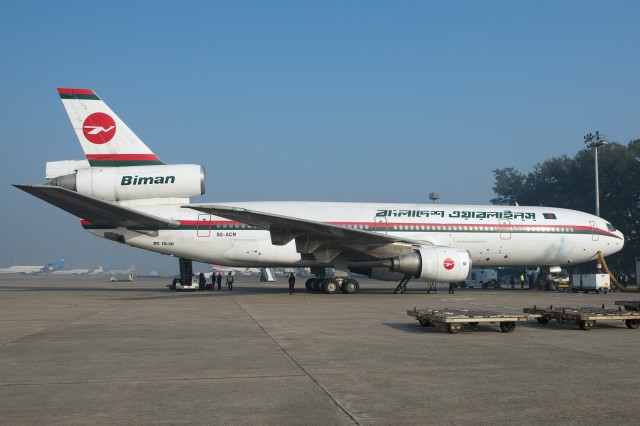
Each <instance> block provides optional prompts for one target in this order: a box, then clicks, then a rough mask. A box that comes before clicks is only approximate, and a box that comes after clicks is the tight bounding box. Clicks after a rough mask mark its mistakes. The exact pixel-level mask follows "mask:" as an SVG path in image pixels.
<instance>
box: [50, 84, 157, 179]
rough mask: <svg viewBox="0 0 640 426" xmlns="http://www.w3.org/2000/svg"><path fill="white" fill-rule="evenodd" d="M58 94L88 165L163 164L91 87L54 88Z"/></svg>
mask: <svg viewBox="0 0 640 426" xmlns="http://www.w3.org/2000/svg"><path fill="white" fill-rule="evenodd" d="M58 94H59V95H60V98H61V99H62V104H63V105H64V108H65V110H66V111H67V114H68V115H69V119H70V120H71V124H72V125H73V128H74V130H75V132H76V136H77V137H78V140H79V141H80V145H81V146H82V149H83V151H84V153H85V155H86V156H87V160H88V161H89V164H90V165H91V166H92V167H117V166H140V165H146V166H148V165H158V164H163V163H162V161H160V159H159V158H158V157H157V156H156V155H155V154H154V153H153V152H152V151H151V150H150V149H149V147H147V146H146V145H145V144H144V142H142V140H140V138H138V136H136V134H135V133H134V132H133V131H132V130H131V129H129V127H128V126H127V125H126V124H125V123H124V121H122V120H121V119H120V117H118V116H117V115H116V114H115V113H114V112H113V111H112V110H111V108H109V107H108V106H107V104H106V103H105V102H104V101H103V100H102V99H100V98H99V97H98V95H97V94H96V93H95V92H94V91H93V90H89V89H66V88H58Z"/></svg>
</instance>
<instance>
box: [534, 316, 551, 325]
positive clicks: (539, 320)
mask: <svg viewBox="0 0 640 426" xmlns="http://www.w3.org/2000/svg"><path fill="white" fill-rule="evenodd" d="M536 320H537V321H538V322H539V323H540V324H546V323H548V322H549V318H547V317H538V318H536Z"/></svg>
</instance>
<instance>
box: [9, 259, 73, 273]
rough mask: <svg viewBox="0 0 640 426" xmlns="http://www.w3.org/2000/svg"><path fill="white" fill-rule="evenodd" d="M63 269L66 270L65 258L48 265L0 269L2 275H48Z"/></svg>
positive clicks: (15, 266) (16, 266)
mask: <svg viewBox="0 0 640 426" xmlns="http://www.w3.org/2000/svg"><path fill="white" fill-rule="evenodd" d="M62 268H64V257H62V258H60V259H59V260H58V261H56V262H52V263H48V264H46V265H31V266H28V265H24V266H23V265H14V266H10V267H8V268H0V274H46V273H51V272H55V271H58V270H59V269H62Z"/></svg>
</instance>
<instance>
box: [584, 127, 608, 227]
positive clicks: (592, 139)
mask: <svg viewBox="0 0 640 426" xmlns="http://www.w3.org/2000/svg"><path fill="white" fill-rule="evenodd" d="M584 143H586V144H587V148H593V152H594V156H593V157H594V161H595V168H596V216H598V217H599V216H600V186H599V184H598V147H599V146H602V145H604V144H606V143H608V141H607V137H606V136H605V135H601V134H600V132H599V131H597V130H596V134H595V135H594V134H592V133H588V134H586V135H585V136H584Z"/></svg>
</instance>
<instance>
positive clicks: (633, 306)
mask: <svg viewBox="0 0 640 426" xmlns="http://www.w3.org/2000/svg"><path fill="white" fill-rule="evenodd" d="M615 303H616V305H620V306H624V309H625V311H640V300H616V302H615Z"/></svg>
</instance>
